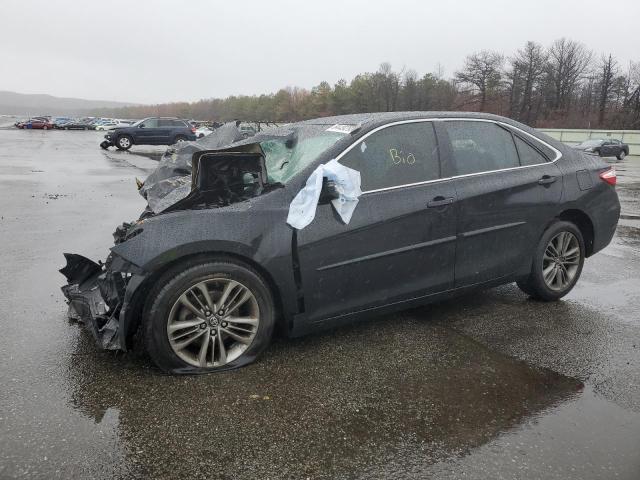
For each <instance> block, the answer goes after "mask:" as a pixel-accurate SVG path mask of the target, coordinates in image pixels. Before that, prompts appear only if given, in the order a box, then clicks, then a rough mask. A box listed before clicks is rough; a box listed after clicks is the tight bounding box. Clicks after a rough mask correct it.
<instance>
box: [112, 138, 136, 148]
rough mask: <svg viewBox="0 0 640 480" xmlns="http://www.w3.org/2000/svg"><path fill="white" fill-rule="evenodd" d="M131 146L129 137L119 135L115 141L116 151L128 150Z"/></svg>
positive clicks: (131, 140) (131, 142) (131, 141)
mask: <svg viewBox="0 0 640 480" xmlns="http://www.w3.org/2000/svg"><path fill="white" fill-rule="evenodd" d="M131 145H133V139H132V138H131V137H130V136H129V135H121V136H120V137H118V139H117V140H116V147H117V148H118V150H129V149H130V148H131Z"/></svg>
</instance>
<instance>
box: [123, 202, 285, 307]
mask: <svg viewBox="0 0 640 480" xmlns="http://www.w3.org/2000/svg"><path fill="white" fill-rule="evenodd" d="M274 193H275V192H274ZM256 200H257V199H256ZM287 213H288V206H287V207H282V208H280V207H269V208H264V207H263V206H262V205H261V206H260V208H259V207H258V206H256V203H255V201H247V202H242V203H241V204H235V205H231V206H229V207H224V208H218V209H203V210H183V211H176V212H171V213H166V214H162V215H158V216H155V217H151V218H149V219H147V220H144V221H142V222H141V223H139V224H138V226H137V229H141V231H140V233H137V234H136V235H135V236H134V237H132V238H130V239H128V240H126V241H125V242H123V243H119V244H117V245H115V246H114V247H112V248H111V250H112V252H113V253H114V254H115V255H117V256H120V257H122V258H123V259H125V260H126V261H128V262H130V263H132V264H134V265H136V266H138V267H139V268H140V269H141V270H142V271H143V272H144V275H145V276H149V275H152V274H154V273H156V272H158V271H160V270H163V269H164V268H165V267H166V266H168V265H170V264H174V263H175V262H176V261H179V260H180V259H181V258H186V257H189V256H193V255H195V254H202V253H222V254H230V255H233V256H236V257H241V258H243V259H245V260H246V261H247V263H249V264H251V265H253V266H254V267H256V268H257V269H258V270H261V273H263V274H264V276H265V277H267V278H266V280H267V281H268V282H269V283H270V284H271V286H272V289H273V290H274V295H276V296H277V298H276V299H275V300H276V302H277V303H278V305H279V306H280V307H282V313H283V315H284V316H285V318H287V319H290V318H291V316H292V315H293V314H295V313H297V310H296V309H297V287H296V283H295V277H294V273H293V272H294V267H293V260H292V254H291V248H292V237H293V231H292V228H291V227H289V226H288V225H287V224H286V217H287Z"/></svg>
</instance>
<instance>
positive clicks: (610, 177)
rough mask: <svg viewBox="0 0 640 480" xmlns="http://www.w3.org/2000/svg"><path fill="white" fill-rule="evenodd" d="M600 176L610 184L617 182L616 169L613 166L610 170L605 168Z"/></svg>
mask: <svg viewBox="0 0 640 480" xmlns="http://www.w3.org/2000/svg"><path fill="white" fill-rule="evenodd" d="M600 178H601V179H602V180H604V181H605V182H607V183H608V184H609V185H615V184H616V169H615V168H614V167H611V168H610V169H609V170H605V171H604V172H601V173H600Z"/></svg>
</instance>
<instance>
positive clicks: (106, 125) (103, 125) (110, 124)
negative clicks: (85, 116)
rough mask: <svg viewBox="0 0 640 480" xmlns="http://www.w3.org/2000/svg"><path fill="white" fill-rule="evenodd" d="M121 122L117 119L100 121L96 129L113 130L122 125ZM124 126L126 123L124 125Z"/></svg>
mask: <svg viewBox="0 0 640 480" xmlns="http://www.w3.org/2000/svg"><path fill="white" fill-rule="evenodd" d="M120 125H121V124H120V122H118V121H117V120H107V121H105V122H100V123H98V124H97V125H96V126H95V129H96V130H100V131H104V130H113V129H114V128H116V127H118V126H120ZM122 126H124V125H122Z"/></svg>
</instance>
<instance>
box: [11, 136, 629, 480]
mask: <svg viewBox="0 0 640 480" xmlns="http://www.w3.org/2000/svg"><path fill="white" fill-rule="evenodd" d="M100 137H101V135H100V133H98V132H59V131H50V132H41V131H17V130H0V217H1V218H0V291H1V292H2V294H1V295H0V329H1V330H0V332H1V334H0V385H1V387H0V478H2V479H4V478H43V479H55V478H78V479H80V478H107V479H110V478H157V479H165V478H166V479H170V478H193V479H196V478H225V479H226V478H228V479H235V478H260V479H266V478H271V479H276V478H310V479H316V478H429V477H431V478H473V479H476V478H477V479H485V478H491V479H499V478H505V479H507V478H508V479H512V478H544V479H556V478H557V479H574V478H575V479H596V478H597V479H600V478H606V479H609V478H620V479H638V478H640V220H635V219H634V216H635V215H638V214H640V158H638V157H630V158H627V159H626V160H625V161H624V162H619V163H618V165H617V166H618V172H619V183H620V184H619V186H618V191H619V193H620V196H621V199H622V204H623V213H625V217H626V218H625V219H623V220H621V223H620V226H619V229H618V232H617V234H616V236H615V238H614V240H613V243H612V244H611V245H610V246H609V247H608V248H607V249H606V250H605V251H603V252H601V253H599V254H598V255H596V256H594V257H592V258H591V259H588V260H587V262H586V265H585V268H584V271H583V274H582V278H581V280H580V282H579V283H578V285H577V286H576V288H575V289H574V291H573V292H572V293H571V294H570V295H569V296H568V297H566V298H565V299H564V300H562V301H559V302H556V303H552V304H545V303H538V302H534V301H531V300H529V299H527V297H526V296H525V295H524V294H522V293H521V292H520V291H519V290H518V289H517V288H516V287H515V285H506V286H503V287H500V288H496V289H492V290H488V291H486V292H481V293H476V294H473V295H468V296H465V297H462V298H458V299H455V300H451V301H447V302H443V303H439V304H436V305H431V306H428V307H423V308H419V309H414V310H409V311H405V312H402V313H400V314H396V315H391V316H386V317H378V318H372V319H371V321H370V322H367V323H361V324H357V325H351V326H347V327H343V328H340V329H337V330H334V331H331V332H327V333H323V334H319V335H314V336H309V337H305V338H300V339H294V340H287V339H276V340H275V341H274V343H273V345H272V346H271V347H270V348H269V349H268V350H267V352H266V353H265V355H264V356H263V357H262V358H261V359H260V360H259V361H258V362H256V363H255V364H253V365H250V366H248V367H245V368H243V369H241V370H237V371H234V372H228V373H223V374H216V375H208V376H197V377H171V376H166V375H163V374H161V373H160V372H159V371H158V370H157V369H156V368H155V367H153V366H152V365H151V363H150V362H149V360H148V359H147V358H146V357H145V356H144V354H143V353H142V352H139V351H135V352H131V353H127V354H114V353H112V352H103V351H100V350H98V349H97V348H96V346H94V344H93V342H92V339H91V337H90V335H89V334H88V333H87V332H85V331H84V330H83V329H82V328H81V327H80V326H78V325H77V324H73V323H70V322H69V321H67V319H66V316H65V313H66V308H65V303H64V300H63V297H62V294H61V293H60V291H59V287H60V286H61V285H62V284H63V277H62V275H60V274H59V273H57V269H59V268H60V267H62V266H63V264H64V261H63V258H62V252H75V253H80V254H83V255H86V256H88V257H91V258H94V259H103V258H104V257H105V256H106V253H107V249H108V247H109V246H110V245H111V244H112V237H111V233H112V232H113V230H114V228H115V226H116V225H118V224H119V223H121V222H122V221H128V220H131V219H134V218H136V217H137V216H138V214H139V212H140V211H141V210H142V208H143V207H144V201H143V200H142V199H141V198H140V197H139V196H138V194H137V191H136V187H135V177H138V178H141V179H142V178H144V177H145V176H146V175H147V174H148V173H149V172H150V170H151V169H152V168H153V167H154V166H155V164H156V160H157V158H158V156H159V154H160V153H161V152H162V150H163V148H154V147H149V148H144V147H139V148H136V147H134V149H133V151H132V152H131V153H127V152H114V151H110V152H106V153H105V152H103V151H101V150H100V149H99V148H98V143H99V140H100Z"/></svg>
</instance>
